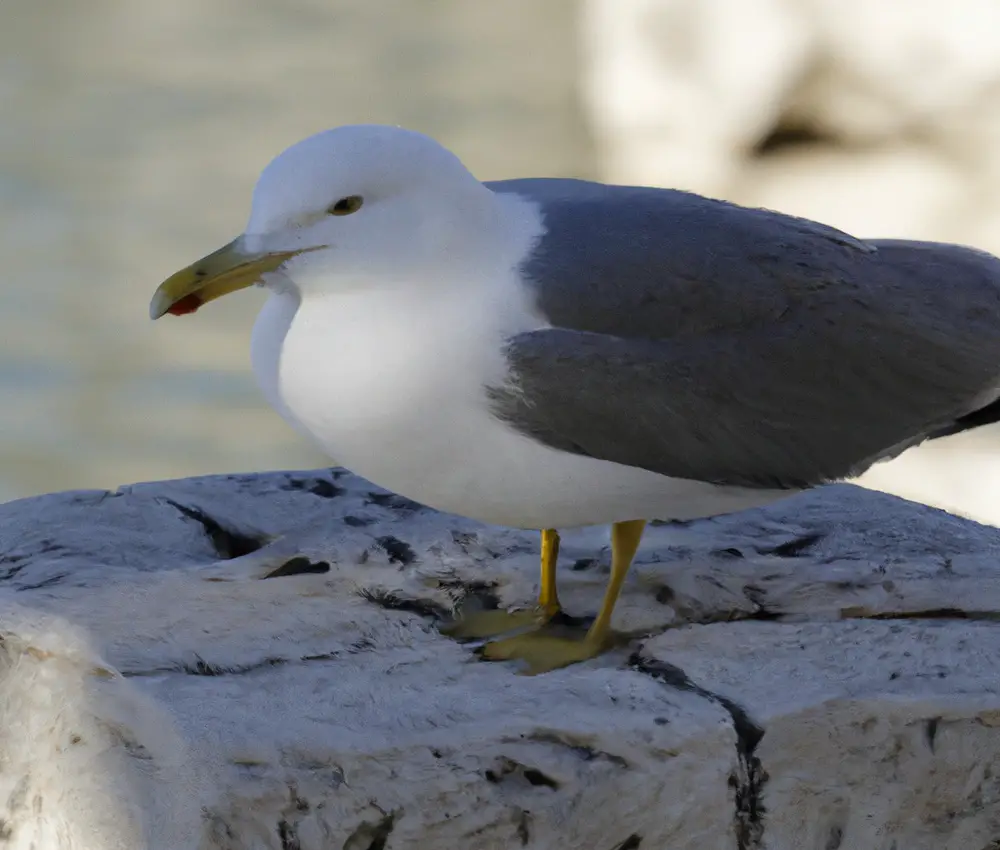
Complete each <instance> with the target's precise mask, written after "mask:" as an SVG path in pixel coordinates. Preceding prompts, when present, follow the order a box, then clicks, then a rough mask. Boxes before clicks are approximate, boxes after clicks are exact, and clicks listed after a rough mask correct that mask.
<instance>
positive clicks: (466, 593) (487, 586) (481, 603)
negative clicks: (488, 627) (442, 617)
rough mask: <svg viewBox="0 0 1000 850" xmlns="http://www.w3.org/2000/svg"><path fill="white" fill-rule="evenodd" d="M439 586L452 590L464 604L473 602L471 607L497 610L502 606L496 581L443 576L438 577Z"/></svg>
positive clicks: (454, 595)
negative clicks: (467, 579)
mask: <svg viewBox="0 0 1000 850" xmlns="http://www.w3.org/2000/svg"><path fill="white" fill-rule="evenodd" d="M438 587H440V588H442V589H444V590H447V591H449V592H451V594H452V595H453V598H455V599H456V600H457V601H458V602H460V603H461V604H462V606H465V605H468V604H469V603H470V602H471V603H472V605H470V606H469V607H474V608H476V609H477V610H480V611H496V610H497V608H499V607H500V597H499V596H498V595H497V584H496V582H489V581H478V580H469V581H463V580H462V579H458V578H442V579H438Z"/></svg>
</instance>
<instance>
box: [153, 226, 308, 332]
mask: <svg viewBox="0 0 1000 850" xmlns="http://www.w3.org/2000/svg"><path fill="white" fill-rule="evenodd" d="M242 242H243V240H242V237H240V238H237V239H234V240H233V241H232V242H230V243H229V244H228V245H223V246H222V247H221V248H219V250H218V251H213V252H212V253H211V254H209V255H208V256H207V257H202V258H201V259H200V260H198V262H196V263H192V264H191V265H190V266H188V267H187V268H185V269H181V270H180V271H179V272H177V273H176V274H172V275H171V276H170V277H168V278H167V279H166V280H165V281H163V283H161V284H160V285H159V287H157V289H156V292H155V293H153V300H152V301H150V302H149V317H150V318H151V319H158V318H160V316H162V315H164V314H165V313H170V314H171V315H174V316H183V315H184V314H186V313H193V312H194V311H195V310H197V309H198V308H199V307H200V306H201V305H202V304H207V303H208V302H209V301H214V300H215V299H216V298H220V297H222V296H223V295H228V294H229V293H230V292H235V291H236V290H237V289H245V288H246V287H248V286H252V285H253V284H255V283H256V282H257V281H258V280H260V279H261V277H262V276H263V275H265V274H267V273H268V272H273V271H277V270H278V269H280V268H281V267H282V266H283V265H284V264H285V263H286V262H288V260H290V259H291V258H292V257H294V256H296V255H298V254H301V253H302V250H303V249H300V250H298V251H278V252H275V253H273V254H253V253H247V252H246V251H244V250H243V247H242ZM304 250H310V249H308V248H306V249H304ZM313 250H314V249H313Z"/></svg>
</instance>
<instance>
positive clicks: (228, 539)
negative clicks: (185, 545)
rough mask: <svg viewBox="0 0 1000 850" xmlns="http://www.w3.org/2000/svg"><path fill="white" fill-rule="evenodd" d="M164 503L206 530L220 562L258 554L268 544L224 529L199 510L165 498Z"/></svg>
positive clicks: (262, 540) (230, 529) (232, 530)
mask: <svg viewBox="0 0 1000 850" xmlns="http://www.w3.org/2000/svg"><path fill="white" fill-rule="evenodd" d="M163 501H164V502H165V503H166V504H168V505H170V506H171V507H173V508H176V509H177V510H178V511H180V512H181V513H182V514H183V515H184V516H186V517H187V518H188V519H192V520H194V521H195V522H197V523H199V524H200V525H201V527H202V528H204V529H205V533H206V534H207V535H208V537H209V539H210V540H211V541H212V546H213V547H214V548H215V552H216V554H217V555H218V556H219V558H220V560H224V561H229V560H232V559H233V558H242V557H243V556H244V555H249V554H251V553H252V552H256V551H257V550H258V549H260V548H261V547H262V546H263V545H264V543H266V542H267V541H266V539H257V538H254V537H250V536H249V535H247V534H244V533H243V532H240V531H236V530H235V529H232V528H224V527H223V526H222V525H221V524H220V523H219V522H218V521H217V520H214V519H212V517H210V516H209V515H208V514H206V513H205V512H204V511H203V510H201V509H199V508H192V507H190V506H189V505H182V504H180V502H175V501H174V500H173V499H167V498H163Z"/></svg>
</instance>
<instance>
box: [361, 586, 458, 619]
mask: <svg viewBox="0 0 1000 850" xmlns="http://www.w3.org/2000/svg"><path fill="white" fill-rule="evenodd" d="M358 595H359V596H360V597H361V598H362V599H364V600H365V601H366V602H371V603H372V604H373V605H378V606H379V607H381V608H385V609H387V610H389V611H406V612H408V613H410V614H417V615H419V616H421V617H433V618H434V619H436V620H445V619H447V618H448V617H449V616H450V615H451V612H450V611H449V610H448V609H447V608H445V607H444V606H443V605H441V604H439V603H437V602H434V601H433V600H430V599H407V598H405V597H402V596H400V595H399V594H397V593H395V592H393V591H391V590H382V589H380V588H363V589H362V590H359V591H358Z"/></svg>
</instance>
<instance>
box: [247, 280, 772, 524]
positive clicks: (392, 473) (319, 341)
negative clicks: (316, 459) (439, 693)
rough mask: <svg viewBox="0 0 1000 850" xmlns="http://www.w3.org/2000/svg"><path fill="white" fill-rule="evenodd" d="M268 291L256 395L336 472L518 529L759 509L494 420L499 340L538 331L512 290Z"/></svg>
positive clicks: (733, 494)
mask: <svg viewBox="0 0 1000 850" xmlns="http://www.w3.org/2000/svg"><path fill="white" fill-rule="evenodd" d="M496 284H497V285H496V286H495V287H494V288H493V289H492V291H489V292H484V291H483V290H482V289H478V290H477V289H476V288H475V287H470V286H467V285H463V286H456V287H445V288H436V289H434V288H431V290H432V292H437V293H438V295H436V296H434V295H429V293H428V288H425V287H420V286H414V287H412V288H411V289H410V290H409V294H408V292H407V290H405V289H404V290H402V291H401V290H400V289H398V288H397V289H393V290H386V289H378V288H372V289H369V290H367V291H366V290H363V289H362V290H358V289H355V290H354V291H353V292H349V293H339V294H336V295H329V296H323V297H314V298H311V299H307V300H305V301H304V302H303V303H302V304H299V303H298V300H297V299H296V298H295V297H294V296H292V295H288V294H276V295H272V297H271V298H270V299H269V301H268V302H267V304H266V305H265V308H264V310H263V311H262V313H261V315H260V317H259V319H258V321H257V324H256V326H255V328H254V340H253V364H254V371H255V373H256V375H257V378H258V381H259V383H260V386H261V389H262V391H263V393H264V395H265V397H266V398H267V400H268V401H269V402H270V403H271V404H272V405H273V406H274V407H275V408H276V409H277V410H278V411H279V412H280V413H281V414H282V415H283V416H284V417H285V418H286V419H288V421H289V422H291V423H292V424H293V425H294V426H295V427H296V428H297V429H298V430H300V431H302V432H303V433H305V434H308V435H309V436H310V437H311V438H312V439H313V440H315V441H316V442H317V443H318V444H319V445H320V447H321V448H322V449H323V450H324V451H325V452H327V453H328V454H329V455H330V456H331V457H332V458H334V459H335V460H336V462H337V463H339V464H342V465H343V466H345V467H347V468H349V469H351V470H352V471H354V472H356V473H357V474H359V475H361V476H362V477H364V478H367V479H368V480H370V481H372V482H374V483H376V484H378V485H379V486H382V487H385V488H387V489H389V490H392V491H394V492H396V493H400V494H401V495H404V496H407V497H409V498H411V499H414V500H416V501H418V502H421V503H423V504H426V505H430V506H432V507H435V508H438V509H439V510H444V511H448V512H451V513H457V514H462V515H464V516H469V517H473V518H476V519H481V520H484V521H487V522H494V523H499V524H503V525H511V526H520V527H526V528H542V527H546V528H549V527H551V528H566V527H571V526H579V525H590V524H598V523H604V522H612V521H618V520H626V519H637V518H670V517H675V518H688V517H694V516H704V515H706V514H715V513H720V512H724V511H728V510H735V509H739V508H743V507H747V506H750V505H754V504H760V503H762V502H764V501H769V500H771V499H772V498H774V496H773V495H772V494H764V493H761V492H759V491H758V492H752V491H750V492H748V491H738V490H736V491H720V490H719V489H718V488H715V487H711V486H710V485H706V484H701V483H698V482H690V481H680V480H675V479H670V478H667V477H664V476H660V475H656V474H653V473H650V472H645V471H643V470H640V469H635V468H632V467H625V466H620V465H618V464H613V463H608V462H605V461H600V460H595V459H591V458H584V457H579V456H576V455H571V454H567V453H564V452H559V451H555V450H552V449H549V448H547V447H545V446H543V445H541V444H540V443H537V442H535V441H533V440H530V439H528V438H526V437H524V436H522V435H521V434H519V433H518V432H516V431H515V430H513V429H512V428H510V427H509V426H507V425H505V424H503V423H501V422H500V421H498V420H497V419H496V418H494V417H493V416H492V415H491V413H490V410H489V406H488V403H487V398H486V396H485V392H484V387H485V386H486V385H488V384H494V385H495V384H497V383H500V382H501V381H503V380H504V378H505V377H506V364H505V361H504V358H503V356H502V353H501V348H502V342H503V339H504V337H505V336H506V335H507V334H510V333H516V332H518V331H524V330H529V329H533V328H537V327H540V326H541V321H540V319H539V318H538V317H537V316H535V315H533V314H532V310H531V308H530V305H529V304H528V303H527V302H526V301H525V300H524V297H525V296H524V295H523V293H522V290H521V289H520V287H517V286H514V285H513V283H512V281H497V282H496Z"/></svg>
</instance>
